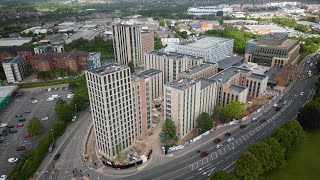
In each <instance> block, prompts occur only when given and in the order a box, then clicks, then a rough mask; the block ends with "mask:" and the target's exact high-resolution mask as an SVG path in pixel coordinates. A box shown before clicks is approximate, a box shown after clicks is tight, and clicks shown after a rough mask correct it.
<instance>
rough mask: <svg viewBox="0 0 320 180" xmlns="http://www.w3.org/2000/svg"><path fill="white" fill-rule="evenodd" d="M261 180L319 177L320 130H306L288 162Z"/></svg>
mask: <svg viewBox="0 0 320 180" xmlns="http://www.w3.org/2000/svg"><path fill="white" fill-rule="evenodd" d="M261 179H263V180H269V179H271V180H318V179H320V131H313V132H308V133H307V136H306V139H305V141H304V143H303V146H302V147H301V150H299V151H298V152H296V153H295V154H293V155H292V158H291V159H290V160H289V161H288V164H287V165H286V166H285V167H283V168H281V169H278V170H275V171H273V172H272V173H271V174H269V175H267V176H263V177H262V178H261Z"/></svg>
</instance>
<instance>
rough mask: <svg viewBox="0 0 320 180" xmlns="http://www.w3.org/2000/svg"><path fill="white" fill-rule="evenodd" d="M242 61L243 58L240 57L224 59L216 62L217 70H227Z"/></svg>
mask: <svg viewBox="0 0 320 180" xmlns="http://www.w3.org/2000/svg"><path fill="white" fill-rule="evenodd" d="M243 61H244V57H242V56H231V57H228V58H225V59H223V60H221V61H219V62H218V68H219V69H227V68H229V67H231V66H235V65H236V64H239V63H241V62H243Z"/></svg>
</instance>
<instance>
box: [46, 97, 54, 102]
mask: <svg viewBox="0 0 320 180" xmlns="http://www.w3.org/2000/svg"><path fill="white" fill-rule="evenodd" d="M53 100H54V98H53V97H49V98H48V99H47V100H46V101H47V102H50V101H53Z"/></svg>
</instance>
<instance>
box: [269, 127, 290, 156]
mask: <svg viewBox="0 0 320 180" xmlns="http://www.w3.org/2000/svg"><path fill="white" fill-rule="evenodd" d="M271 137H274V138H275V139H277V140H278V142H279V143H280V144H281V146H282V147H283V149H284V152H285V157H286V159H288V158H289V157H290V155H291V152H292V142H293V136H292V135H291V134H290V132H289V131H287V130H285V129H283V128H277V129H275V130H273V131H272V133H271Z"/></svg>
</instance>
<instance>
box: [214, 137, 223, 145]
mask: <svg viewBox="0 0 320 180" xmlns="http://www.w3.org/2000/svg"><path fill="white" fill-rule="evenodd" d="M213 142H214V143H215V144H219V143H220V142H221V139H220V138H217V139H215V140H213Z"/></svg>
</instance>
